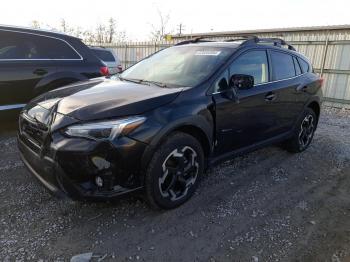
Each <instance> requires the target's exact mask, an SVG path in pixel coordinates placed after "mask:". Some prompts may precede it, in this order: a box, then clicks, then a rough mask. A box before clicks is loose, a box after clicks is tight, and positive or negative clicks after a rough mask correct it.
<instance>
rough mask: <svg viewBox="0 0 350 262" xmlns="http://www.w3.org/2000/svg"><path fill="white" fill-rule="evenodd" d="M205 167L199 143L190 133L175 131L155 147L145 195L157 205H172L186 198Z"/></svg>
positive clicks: (195, 186) (165, 206)
mask: <svg viewBox="0 0 350 262" xmlns="http://www.w3.org/2000/svg"><path fill="white" fill-rule="evenodd" d="M203 169H204V154H203V149H202V147H201V145H200V143H199V142H198V141H197V140H196V139H195V138H194V137H192V136H191V135H188V134H185V133H180V132H177V133H174V134H172V135H170V136H169V138H167V139H166V140H165V141H164V142H163V143H162V144H161V145H160V147H159V148H158V149H157V150H156V152H155V153H154V155H153V157H152V160H151V162H150V164H149V166H148V169H147V173H146V180H145V189H146V196H147V200H148V202H149V204H150V205H151V206H152V207H155V208H164V209H170V208H175V207H178V206H179V205H181V204H183V203H184V202H186V201H187V200H188V199H189V198H190V197H191V196H192V195H193V193H194V191H195V189H196V188H197V185H198V182H199V178H200V176H201V175H202V173H203Z"/></svg>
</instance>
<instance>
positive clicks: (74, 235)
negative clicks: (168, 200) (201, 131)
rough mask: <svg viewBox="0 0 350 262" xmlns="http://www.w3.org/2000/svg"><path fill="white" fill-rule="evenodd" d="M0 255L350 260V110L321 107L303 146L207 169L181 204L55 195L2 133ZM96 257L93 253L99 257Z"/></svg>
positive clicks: (266, 151) (4, 257)
mask: <svg viewBox="0 0 350 262" xmlns="http://www.w3.org/2000/svg"><path fill="white" fill-rule="evenodd" d="M0 155H1V158H0V261H15V260H17V261H28V260H35V261H69V260H70V259H71V257H72V256H74V255H77V254H80V253H86V252H93V253H94V255H95V256H96V258H94V261H98V260H100V261H102V260H103V261H129V260H136V261H137V260H139V261H254V262H255V261H332V262H333V261H334V262H337V261H350V111H345V110H336V109H330V108H328V109H325V110H323V112H322V117H321V120H320V124H319V128H318V130H317V132H316V135H315V138H314V141H313V143H312V144H311V146H310V148H309V149H308V150H307V151H306V152H303V153H301V154H291V153H288V152H286V151H284V150H283V149H280V148H279V147H277V146H272V147H268V148H265V149H261V150H258V151H256V152H253V153H250V154H248V155H246V156H243V157H238V158H235V159H233V160H231V161H228V162H225V163H223V164H221V165H219V166H217V167H215V168H213V169H212V170H210V171H209V172H208V173H207V174H205V176H204V178H203V180H202V183H201V185H200V187H199V189H198V192H197V193H196V195H195V196H194V197H193V198H192V199H191V200H190V201H189V202H188V203H186V204H185V205H183V206H181V207H180V208H177V209H175V210H171V211H166V212H157V211H153V210H151V209H150V208H148V206H147V205H146V204H145V203H144V201H143V200H142V199H141V198H140V197H139V196H136V195H134V196H129V197H126V198H123V199H122V200H119V201H116V202H114V203H82V202H73V201H70V200H58V199H56V198H54V197H52V196H51V195H49V194H48V193H47V192H46V191H45V190H44V189H43V187H42V186H41V185H39V184H38V183H37V182H36V180H35V179H34V178H33V177H32V176H30V174H29V173H28V172H27V170H26V169H25V168H24V166H23V164H22V163H21V161H20V160H19V156H18V151H17V149H16V140H15V138H14V134H13V133H6V134H2V136H1V137H0ZM98 256H100V259H98Z"/></svg>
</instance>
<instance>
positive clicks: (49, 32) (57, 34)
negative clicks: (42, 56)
mask: <svg viewBox="0 0 350 262" xmlns="http://www.w3.org/2000/svg"><path fill="white" fill-rule="evenodd" d="M0 30H3V31H12V32H21V33H29V34H37V35H45V36H52V37H57V38H65V39H66V38H76V39H79V38H78V37H75V36H71V35H67V34H65V33H61V32H58V31H53V30H44V29H33V28H29V27H19V26H10V25H0Z"/></svg>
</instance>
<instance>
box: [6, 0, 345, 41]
mask: <svg viewBox="0 0 350 262" xmlns="http://www.w3.org/2000/svg"><path fill="white" fill-rule="evenodd" d="M349 7H350V0H318V1H317V0H279V1H276V0H257V1H252V0H239V1H237V0H236V1H235V0H215V1H191V0H162V1H158V0H156V1H154V0H140V1H136V0H124V1H119V0H99V1H89V0H85V1H84V0H54V1H52V0H51V1H50V0H23V1H5V0H2V1H1V15H0V24H10V25H19V26H29V25H30V24H31V21H33V20H38V21H39V22H41V23H43V24H49V25H51V26H53V27H58V26H59V23H60V20H61V19H62V18H64V19H65V20H66V21H67V23H68V24H69V25H72V26H81V27H83V28H87V29H88V28H89V29H91V28H94V27H95V26H96V24H98V23H101V22H104V21H107V20H108V18H109V17H113V18H114V19H116V21H117V23H118V27H119V30H122V31H125V32H126V35H127V37H128V38H129V39H131V40H147V38H149V35H150V33H149V32H150V31H151V29H152V26H151V24H157V23H159V17H158V14H157V9H159V10H161V12H162V13H164V14H169V15H170V21H169V30H172V31H173V32H174V33H175V32H176V28H177V25H178V24H180V23H183V24H184V25H185V33H191V32H208V31H233V30H242V29H263V28H280V27H294V26H315V25H339V24H350V11H349V10H350V8H349Z"/></svg>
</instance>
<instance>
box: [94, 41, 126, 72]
mask: <svg viewBox="0 0 350 262" xmlns="http://www.w3.org/2000/svg"><path fill="white" fill-rule="evenodd" d="M90 49H91V50H92V51H93V52H94V54H95V55H96V56H97V57H98V58H99V59H100V60H102V62H104V63H105V64H106V66H107V67H108V70H109V74H110V75H114V74H118V73H120V72H121V71H123V67H122V64H121V62H120V60H119V58H118V56H117V55H116V54H115V52H114V51H113V49H111V48H105V47H95V46H93V47H90Z"/></svg>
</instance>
